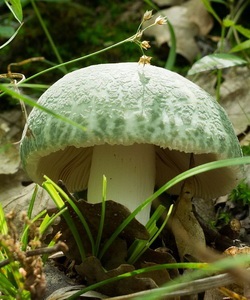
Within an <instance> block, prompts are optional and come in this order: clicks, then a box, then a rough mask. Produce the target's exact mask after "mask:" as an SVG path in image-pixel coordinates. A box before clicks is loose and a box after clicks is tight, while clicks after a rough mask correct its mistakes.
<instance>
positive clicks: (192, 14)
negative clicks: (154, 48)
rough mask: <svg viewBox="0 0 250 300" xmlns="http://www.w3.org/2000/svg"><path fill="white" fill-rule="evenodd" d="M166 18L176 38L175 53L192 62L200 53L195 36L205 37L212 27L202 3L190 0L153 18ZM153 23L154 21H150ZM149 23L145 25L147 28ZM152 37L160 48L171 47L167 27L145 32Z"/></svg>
mask: <svg viewBox="0 0 250 300" xmlns="http://www.w3.org/2000/svg"><path fill="white" fill-rule="evenodd" d="M160 15H161V16H164V17H165V16H166V17H167V19H168V20H169V21H170V23H171V24H172V26H173V28H174V32H175V36H176V52H177V53H179V54H181V55H182V56H183V57H185V58H186V59H187V60H188V61H189V62H192V61H193V60H194V59H195V57H196V56H197V55H198V54H199V53H200V50H199V47H198V45H197V43H196V41H195V37H196V36H205V35H206V34H208V32H209V31H210V30H211V28H212V26H213V19H212V17H211V16H210V15H209V14H208V12H207V10H206V9H205V7H204V5H203V4H202V1H200V0H190V1H187V2H185V3H183V4H182V5H176V6H172V7H170V8H168V9H164V10H161V11H159V12H158V13H156V14H155V17H158V16H160ZM152 22H154V20H153V21H152ZM148 24H149V23H146V24H145V26H147V25H148ZM145 34H146V35H148V36H153V37H154V38H155V40H156V43H157V45H158V46H159V47H160V46H161V45H163V44H164V43H168V45H169V47H171V35H170V32H169V29H168V26H165V27H164V29H162V27H161V26H153V27H151V28H149V29H148V30H146V32H145Z"/></svg>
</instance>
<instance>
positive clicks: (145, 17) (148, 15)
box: [142, 10, 153, 22]
mask: <svg viewBox="0 0 250 300" xmlns="http://www.w3.org/2000/svg"><path fill="white" fill-rule="evenodd" d="M152 16H153V14H152V10H146V12H145V13H144V15H143V18H142V21H143V22H145V21H148V20H150V19H151V18H152Z"/></svg>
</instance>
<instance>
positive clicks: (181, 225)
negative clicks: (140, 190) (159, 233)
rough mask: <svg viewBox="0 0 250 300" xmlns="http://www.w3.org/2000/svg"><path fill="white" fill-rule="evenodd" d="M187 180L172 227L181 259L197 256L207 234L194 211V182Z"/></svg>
mask: <svg viewBox="0 0 250 300" xmlns="http://www.w3.org/2000/svg"><path fill="white" fill-rule="evenodd" d="M190 182H191V180H190V181H189V180H188V181H186V182H185V183H184V186H183V188H182V192H181V194H180V196H179V199H178V200H177V203H176V207H175V211H174V214H173V215H172V218H171V222H170V228H171V230H172V232H173V234H174V237H175V241H176V245H177V248H178V252H179V256H180V259H181V261H183V260H184V257H191V259H192V258H197V247H205V245H206V241H205V235H204V232H203V230H202V228H201V226H200V224H199V222H198V221H197V219H196V217H195V215H194V213H193V212H192V202H191V199H192V184H191V183H190Z"/></svg>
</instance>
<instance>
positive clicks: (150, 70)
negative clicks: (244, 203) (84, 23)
mask: <svg viewBox="0 0 250 300" xmlns="http://www.w3.org/2000/svg"><path fill="white" fill-rule="evenodd" d="M38 103H39V104H40V105H42V106H44V107H46V108H48V109H50V110H53V111H54V112H56V113H57V114H60V115H62V116H65V117H67V118H69V119H71V120H73V121H74V122H77V123H78V124H81V125H82V126H83V127H84V128H85V130H81V129H79V128H78V127H75V126H73V125H71V124H69V123H66V122H64V121H62V120H60V119H58V118H55V117H54V116H53V115H51V114H48V113H46V112H44V111H42V110H40V109H38V108H33V110H32V111H31V113H30V115H29V117H28V121H27V124H26V128H25V130H24V133H23V137H22V140H21V148H20V155H21V160H22V163H23V167H24V169H25V170H26V171H27V173H28V175H29V176H30V178H31V179H32V180H33V181H35V182H37V183H39V184H41V183H42V182H43V180H44V179H43V175H44V174H46V175H47V176H49V177H50V178H51V179H53V180H55V181H57V180H59V179H62V180H63V181H64V182H65V184H66V185H67V186H68V188H69V190H70V191H72V192H73V191H79V190H83V189H86V188H87V183H88V176H89V169H90V164H91V155H92V150H93V146H94V145H102V144H109V145H117V144H118V145H125V146H129V145H132V144H134V143H140V144H154V145H155V148H156V185H157V186H161V185H162V184H164V183H166V182H167V181H168V180H169V179H171V178H173V177H174V176H176V175H178V174H179V173H181V172H183V171H185V170H187V169H188V168H189V162H190V153H193V154H194V165H195V166H197V165H200V164H203V163H206V162H210V161H215V160H220V159H226V158H233V157H240V156H241V155H242V153H241V149H240V145H239V143H238V140H237V137H236V135H235V133H234V129H233V127H232V124H231V122H230V121H229V119H228V117H227V115H226V113H225V111H224V109H223V108H222V107H221V106H220V105H219V104H218V103H217V102H216V100H215V99H214V98H213V97H212V96H211V95H209V94H208V93H207V92H205V91H204V90H202V89H201V88H200V87H198V86H197V85H195V84H194V83H192V82H191V81H189V80H188V79H186V78H184V77H182V76H180V75H178V74H176V73H174V72H171V71H169V70H166V69H163V68H160V67H156V66H152V65H145V66H144V65H138V63H115V64H100V65H93V66H90V67H86V68H82V69H79V70H77V71H74V72H71V73H69V74H67V75H65V76H64V77H63V78H61V79H60V80H58V81H57V82H56V83H54V84H53V85H52V86H51V87H50V88H49V89H48V90H47V91H46V92H45V93H44V94H43V95H42V96H41V97H40V99H39V100H38ZM145 163H146V162H145ZM240 173H241V172H240V169H239V168H238V167H227V168H222V169H217V170H214V171H209V172H205V173H202V174H199V175H197V176H195V177H194V180H193V182H194V191H193V192H194V195H195V196H197V197H203V198H213V197H217V196H220V195H224V194H226V193H228V192H229V191H230V190H231V189H232V188H234V187H235V186H236V184H237V180H238V178H239V177H240V176H241V174H240ZM179 188H180V187H178V186H177V187H175V188H174V189H173V191H172V192H173V193H178V192H179ZM113 200H115V199H113Z"/></svg>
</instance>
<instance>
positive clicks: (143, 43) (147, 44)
mask: <svg viewBox="0 0 250 300" xmlns="http://www.w3.org/2000/svg"><path fill="white" fill-rule="evenodd" d="M141 46H142V48H143V49H145V50H147V49H149V48H150V47H151V46H150V45H149V41H142V42H141Z"/></svg>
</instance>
